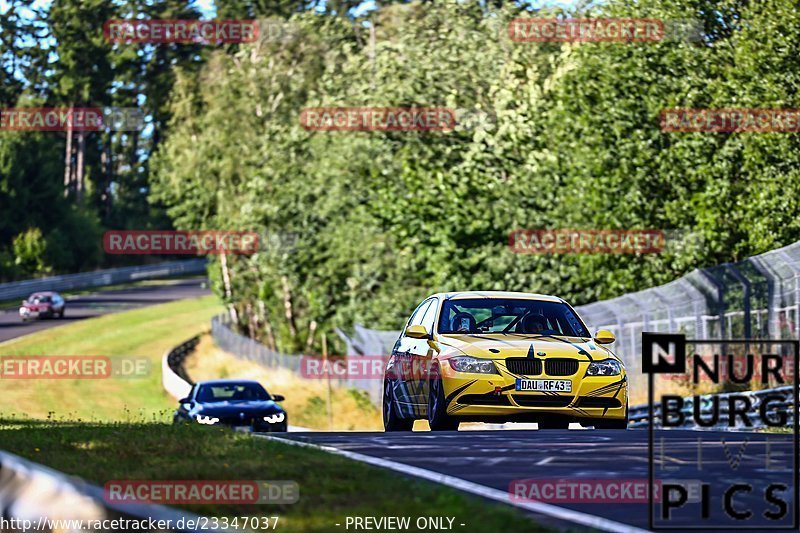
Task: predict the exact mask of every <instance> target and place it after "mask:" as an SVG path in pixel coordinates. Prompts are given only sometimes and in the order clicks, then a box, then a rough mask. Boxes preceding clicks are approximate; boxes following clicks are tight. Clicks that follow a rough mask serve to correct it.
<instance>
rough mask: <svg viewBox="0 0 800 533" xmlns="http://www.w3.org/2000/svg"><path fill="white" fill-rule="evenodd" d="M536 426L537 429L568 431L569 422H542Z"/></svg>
mask: <svg viewBox="0 0 800 533" xmlns="http://www.w3.org/2000/svg"><path fill="white" fill-rule="evenodd" d="M538 424H539V429H569V420H557V419H554V420H543V421H541V422H539V423H538Z"/></svg>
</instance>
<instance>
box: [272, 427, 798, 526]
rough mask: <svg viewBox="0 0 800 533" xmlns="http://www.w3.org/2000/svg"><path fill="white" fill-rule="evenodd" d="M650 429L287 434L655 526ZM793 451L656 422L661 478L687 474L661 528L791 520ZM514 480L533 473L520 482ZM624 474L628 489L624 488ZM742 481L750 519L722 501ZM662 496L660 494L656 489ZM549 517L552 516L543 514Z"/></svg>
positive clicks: (769, 437)
mask: <svg viewBox="0 0 800 533" xmlns="http://www.w3.org/2000/svg"><path fill="white" fill-rule="evenodd" d="M647 435H648V433H647V431H646V430H628V431H610V430H605V431H599V430H542V431H538V430H536V431H459V432H437V433H431V432H417V433H405V434H401V433H392V434H387V433H359V432H349V433H322V432H320V433H290V434H287V435H286V437H287V438H290V439H294V440H299V441H304V442H310V443H314V444H318V445H324V446H332V447H335V448H339V449H342V450H348V451H350V452H356V453H360V454H364V455H369V456H373V457H378V458H382V459H386V460H391V461H394V462H398V463H403V464H405V465H411V466H415V467H420V468H424V469H427V470H430V471H434V472H438V473H442V474H447V475H449V476H454V477H457V478H460V479H464V480H467V481H471V482H474V483H478V484H480V485H483V486H487V487H492V488H494V489H499V490H501V491H504V492H505V493H507V494H509V502H510V503H513V500H514V498H512V497H511V494H516V495H517V496H521V497H522V499H523V500H525V499H527V498H529V497H531V496H535V495H536V492H535V490H539V492H538V494H539V495H540V496H547V494H550V497H549V499H548V498H546V497H545V498H541V499H540V500H539V501H545V502H546V503H550V504H552V505H556V506H559V507H562V508H568V509H572V510H575V511H579V512H582V513H588V514H592V515H595V516H600V517H603V518H607V519H610V520H613V521H615V522H619V523H622V524H628V525H632V526H636V527H639V528H643V529H649V505H648V499H647V492H648V491H647V486H648V485H647V484H648V470H649V465H650V459H649V455H648V438H647ZM662 439H663V440H662ZM723 442H724V444H723ZM662 443H663V444H662ZM794 453H795V452H794V448H793V438H792V435H790V434H765V433H730V432H728V433H725V432H711V431H704V432H699V431H689V430H668V431H656V432H655V434H654V446H653V461H652V463H653V469H654V478H655V479H656V480H662V481H663V483H669V482H670V480H671V481H672V482H674V481H675V480H682V481H680V483H681V484H682V485H684V486H686V487H688V490H687V499H688V501H687V503H686V504H685V505H683V506H682V507H681V508H679V509H677V510H675V511H673V514H672V516H671V519H670V520H669V521H668V522H664V521H662V519H661V515H660V512H661V506H660V505H656V506H654V519H655V525H654V528H655V529H654V530H656V531H661V530H664V531H666V530H668V529H667V528H670V529H673V528H674V529H680V530H684V531H686V530H687V529H688V528H689V527H698V528H701V530H712V527H713V528H716V529H715V530H716V531H720V530H722V531H735V530H736V529H738V528H741V527H743V526H747V527H750V528H755V529H754V530H759V529H761V530H763V529H762V528H764V527H765V526H775V525H783V526H787V525H788V526H791V523H792V519H793V518H794V517H793V513H795V512H796V510H797V507H796V504H795V500H794V498H795V492H794V489H793V487H794V479H793V476H792V463H793V460H794ZM515 480H532V481H533V482H532V483H531V482H523V483H521V484H518V483H515ZM555 480H561V485H562V486H563V489H562V491H563V492H562V493H561V495H560V496H561V497H560V498H559V493H557V492H555V491H554V490H553V491H552V492H551V489H548V488H547V482H548V481H555ZM578 482H580V483H578ZM625 482H627V483H628V485H627V487H628V488H629V490H630V492H628V493H624V492H619V490H618V489H619V488H620V487H623V485H624V483H625ZM630 482H635V484H631V483H630ZM701 483H707V484H708V486H709V495H710V500H709V501H710V504H709V518H708V519H703V518H702V517H701V506H700V503H699V502H698V500H699V495H700V494H701V491H700V485H701ZM734 483H745V484H749V485H751V486H752V489H753V490H752V492H751V493H749V494H747V493H745V492H737V493H735V494H733V496H732V505H733V510H734V511H736V512H741V511H745V510H748V509H749V510H750V511H751V512H752V513H753V517H751V518H749V519H742V518H740V519H735V518H731V517H730V516H728V515H727V514H726V513H725V511H724V507H723V506H724V497H723V494H724V491H725V490H727V489H728V488H729V486H730V485H732V484H734ZM770 483H784V484H786V485H787V486H788V488H787V489H786V491H784V492H780V491H779V492H773V495H774V496H778V497H780V499H782V500H785V501H786V502H787V509H788V513H787V515H786V517H785V518H784V519H783V520H782V521H780V520H779V521H774V522H772V521H768V520H767V519H766V518H764V517H763V516H762V515H763V513H764V512H765V511H777V510H779V507H778V506H777V505H773V504H771V503H770V502H768V501H765V497H764V490H765V489H766V488H767V487H768V486H769V484H770ZM570 484H571V486H572V488H570ZM634 486H639V487H640V488H639V489H635V488H633V487H634ZM520 487H522V488H520ZM581 487H591V490H592V491H593V492H592V494H591V495H588V494H587V493H586V492H584V493H581V491H584V490H586V489H583V488H581ZM598 487H600V488H598ZM614 487H616V489H615V488H614ZM623 490H624V489H623ZM637 490H638V493H637ZM656 490H657V489H656ZM509 491H510V493H509ZM594 491H599V492H594ZM572 494H574V495H575V496H573V495H572ZM598 495H599V496H598ZM675 497H676V498H677V493H676V494H675ZM657 499H658V500H660V492H658V490H657ZM624 500H630V501H624ZM432 512H434V510H432ZM542 522H544V523H549V522H550V520H548V519H547V518H545V517H542ZM576 529H581V528H576ZM795 530H796V529H795Z"/></svg>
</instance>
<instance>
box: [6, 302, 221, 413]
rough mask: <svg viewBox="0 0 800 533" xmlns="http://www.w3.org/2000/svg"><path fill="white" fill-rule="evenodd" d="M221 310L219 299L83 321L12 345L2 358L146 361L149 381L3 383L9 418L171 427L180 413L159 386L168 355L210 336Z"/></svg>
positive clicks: (35, 380) (133, 378)
mask: <svg viewBox="0 0 800 533" xmlns="http://www.w3.org/2000/svg"><path fill="white" fill-rule="evenodd" d="M221 309H222V307H221V306H220V304H219V303H218V300H217V299H216V297H214V296H206V297H203V298H193V299H188V300H180V301H176V302H171V303H167V304H161V305H154V306H148V307H144V308H141V309H135V310H131V311H124V312H120V313H114V314H110V315H105V316H101V317H97V318H93V319H91V320H81V321H79V322H74V323H71V324H68V325H65V326H61V327H58V328H53V329H49V330H44V331H39V332H36V333H32V334H30V335H26V336H24V337H21V338H19V339H18V340H15V341H11V342H8V343H6V344H4V345H3V346H2V348H0V356H8V355H93V356H108V357H109V358H111V360H112V362H118V360H119V359H120V358H123V357H136V358H143V359H145V360H146V361H147V363H148V365H147V367H148V370H147V372H145V373H144V374H145V375H142V376H137V377H131V378H121V377H111V378H108V379H7V378H6V375H5V373H4V375H3V376H2V378H3V379H0V384H2V394H0V412H1V413H3V416H4V417H5V418H21V419H54V420H77V421H81V420H82V421H139V420H142V419H147V420H153V421H162V420H168V419H169V415H170V414H171V412H172V410H174V407H175V401H174V400H173V399H172V398H170V397H169V396H168V395H167V394H166V393H165V392H164V389H163V388H162V386H161V357H162V356H163V355H164V353H165V352H166V351H167V350H168V349H170V348H172V347H174V346H176V345H177V344H180V343H181V342H183V341H185V340H186V339H188V338H190V337H192V336H194V335H197V334H198V333H201V332H203V331H205V330H207V329H208V327H209V321H210V319H211V317H212V316H213V315H215V314H217V313H219V312H220V311H221Z"/></svg>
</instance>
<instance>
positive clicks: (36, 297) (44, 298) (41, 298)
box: [31, 294, 50, 304]
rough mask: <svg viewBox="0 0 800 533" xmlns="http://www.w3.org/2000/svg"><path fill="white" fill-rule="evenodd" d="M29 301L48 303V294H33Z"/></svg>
mask: <svg viewBox="0 0 800 533" xmlns="http://www.w3.org/2000/svg"><path fill="white" fill-rule="evenodd" d="M31 301H32V302H33V303H35V304H47V303H50V297H49V296H41V295H39V294H35V295H33V296H32V297H31Z"/></svg>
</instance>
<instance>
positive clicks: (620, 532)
mask: <svg viewBox="0 0 800 533" xmlns="http://www.w3.org/2000/svg"><path fill="white" fill-rule="evenodd" d="M256 437H263V438H265V439H270V440H274V441H277V442H282V443H285V444H290V445H292V446H301V447H307V448H315V449H318V450H323V451H326V452H328V453H331V454H334V455H341V456H343V457H347V458H348V459H352V460H354V461H360V462H362V463H367V464H371V465H374V466H380V467H382V468H386V469H388V470H394V471H396V472H400V473H402V474H408V475H410V476H415V477H418V478H422V479H426V480H428V481H433V482H434V483H440V484H442V485H446V486H448V487H452V488H454V489H458V490H461V491H464V492H468V493H470V494H475V495H477V496H482V497H484V498H488V499H490V500H495V501H498V502H501V503H505V504H509V505H513V506H515V507H520V508H522V509H525V510H526V511H532V512H534V513H539V514H542V515H545V516H551V517H553V518H558V519H560V520H565V521H567V522H572V523H574V524H581V525H584V526H588V527H591V528H594V529H599V530H600V531H610V532H612V533H647V532H648V530H647V529H640V528H638V527H635V526H631V525H628V524H623V523H621V522H615V521H614V520H609V519H607V518H602V517H599V516H594V515H591V514H588V513H581V512H579V511H573V510H572V509H566V508H564V507H558V506H556V505H551V504H549V503H542V502H532V501H514V500H512V499H511V498H510V497H509V494H508V492H505V491H502V490H498V489H493V488H491V487H485V486H483V485H479V484H477V483H473V482H472V481H467V480H465V479H461V478H457V477H454V476H449V475H447V474H440V473H439V472H433V471H431V470H427V469H425V468H420V467H417V466H411V465H407V464H403V463H397V462H394V461H390V460H388V459H381V458H379V457H372V456H371V455H364V454H362V453H358V452H351V451H347V450H340V449H339V448H334V447H333V446H323V445H320V444H313V443H310V442H300V441H296V440H292V439H286V438H283V437H275V436H274V435H256Z"/></svg>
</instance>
